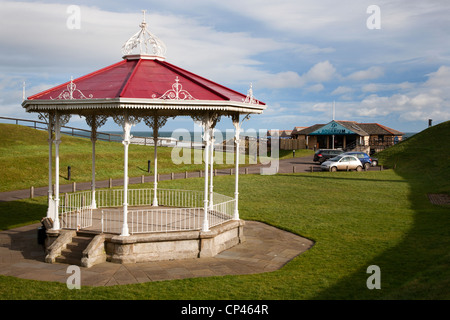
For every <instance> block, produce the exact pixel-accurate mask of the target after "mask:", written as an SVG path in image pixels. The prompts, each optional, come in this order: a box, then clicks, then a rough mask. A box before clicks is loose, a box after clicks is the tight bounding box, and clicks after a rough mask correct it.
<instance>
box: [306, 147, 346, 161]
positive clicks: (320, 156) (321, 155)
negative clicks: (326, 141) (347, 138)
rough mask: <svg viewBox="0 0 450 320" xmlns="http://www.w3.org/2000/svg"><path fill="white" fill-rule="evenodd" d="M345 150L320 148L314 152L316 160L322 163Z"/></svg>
mask: <svg viewBox="0 0 450 320" xmlns="http://www.w3.org/2000/svg"><path fill="white" fill-rule="evenodd" d="M343 152H344V151H343V150H340V149H319V150H317V151H316V153H315V154H314V159H313V160H314V161H315V162H319V163H322V162H324V161H326V160H328V159H330V158H334V157H336V156H338V155H340V154H341V153H343Z"/></svg>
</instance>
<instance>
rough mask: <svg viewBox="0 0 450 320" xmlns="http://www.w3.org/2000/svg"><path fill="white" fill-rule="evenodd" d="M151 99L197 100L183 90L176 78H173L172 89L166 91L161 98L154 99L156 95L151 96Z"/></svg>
mask: <svg viewBox="0 0 450 320" xmlns="http://www.w3.org/2000/svg"><path fill="white" fill-rule="evenodd" d="M152 98H153V99H163V100H197V99H195V98H194V97H193V96H192V95H191V94H190V93H189V92H187V91H186V90H184V89H183V86H182V85H181V83H180V79H178V76H177V77H176V78H175V83H174V84H172V89H171V90H167V91H166V92H165V93H164V94H163V95H162V96H161V97H159V98H156V94H154V95H152Z"/></svg>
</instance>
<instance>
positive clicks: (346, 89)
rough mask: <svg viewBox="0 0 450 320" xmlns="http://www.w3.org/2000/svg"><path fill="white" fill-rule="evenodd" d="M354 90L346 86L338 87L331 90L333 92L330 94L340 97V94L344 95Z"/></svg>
mask: <svg viewBox="0 0 450 320" xmlns="http://www.w3.org/2000/svg"><path fill="white" fill-rule="evenodd" d="M354 90H355V89H354V88H351V87H346V86H339V87H337V88H336V89H334V90H333V92H331V94H332V95H340V94H346V93H351V92H353V91H354Z"/></svg>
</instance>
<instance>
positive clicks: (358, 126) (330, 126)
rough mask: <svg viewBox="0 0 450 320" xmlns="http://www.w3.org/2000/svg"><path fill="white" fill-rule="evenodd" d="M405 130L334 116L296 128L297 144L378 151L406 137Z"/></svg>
mask: <svg viewBox="0 0 450 320" xmlns="http://www.w3.org/2000/svg"><path fill="white" fill-rule="evenodd" d="M403 135H404V133H403V132H400V131H397V130H394V129H392V128H389V127H386V126H383V125H381V124H378V123H357V122H356V121H337V120H333V121H331V122H329V123H327V124H315V125H313V126H310V127H307V128H304V129H301V130H295V129H294V130H293V132H292V134H291V137H292V139H295V140H298V141H297V143H296V145H297V146H298V147H299V149H300V148H306V149H344V150H358V151H364V152H366V153H369V154H371V153H375V152H378V151H381V150H383V149H385V148H387V147H390V146H392V145H394V144H396V143H398V142H399V141H401V140H402V137H403Z"/></svg>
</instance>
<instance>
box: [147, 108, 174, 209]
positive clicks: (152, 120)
mask: <svg viewBox="0 0 450 320" xmlns="http://www.w3.org/2000/svg"><path fill="white" fill-rule="evenodd" d="M168 118H169V117H168V116H159V115H158V114H156V113H155V114H154V115H152V116H145V117H143V120H144V122H145V124H146V125H147V126H148V127H150V128H152V131H153V144H154V145H155V151H154V155H153V163H154V172H153V174H154V177H153V203H152V206H153V207H157V206H158V140H159V139H158V135H159V128H161V127H163V126H164V125H165V124H166V122H167V119H168Z"/></svg>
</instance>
